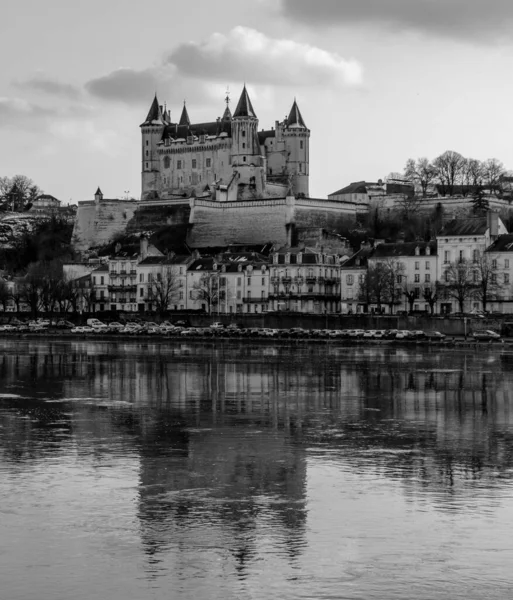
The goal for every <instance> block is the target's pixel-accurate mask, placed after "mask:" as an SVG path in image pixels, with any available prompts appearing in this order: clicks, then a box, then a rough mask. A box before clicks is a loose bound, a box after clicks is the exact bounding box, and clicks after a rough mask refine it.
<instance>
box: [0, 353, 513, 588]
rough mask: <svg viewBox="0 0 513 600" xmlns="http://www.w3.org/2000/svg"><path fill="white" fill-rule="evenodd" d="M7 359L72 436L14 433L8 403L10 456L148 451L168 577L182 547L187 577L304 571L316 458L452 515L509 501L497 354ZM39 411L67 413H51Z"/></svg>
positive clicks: (154, 559)
mask: <svg viewBox="0 0 513 600" xmlns="http://www.w3.org/2000/svg"><path fill="white" fill-rule="evenodd" d="M5 350H6V351H4V353H3V356H2V358H1V359H0V375H1V377H2V382H3V383H2V391H3V392H9V391H11V392H12V393H13V394H17V395H22V396H24V397H26V398H27V399H28V400H27V402H26V403H24V405H23V406H24V408H23V409H21V410H27V411H29V412H30V411H33V410H39V411H40V412H41V414H43V413H44V414H46V415H47V418H48V419H49V420H51V421H52V419H53V421H52V423H53V422H54V421H55V418H56V414H57V413H56V412H55V411H57V412H59V414H58V415H57V416H58V421H59V423H60V425H61V429H60V434H59V436H55V435H53V434H52V433H51V430H52V427H50V426H49V425H48V426H46V425H45V422H44V420H43V421H40V420H36V421H37V422H36V421H34V420H29V421H26V422H25V423H24V424H23V426H22V427H20V426H19V425H16V426H14V425H13V423H12V422H10V421H9V422H8V420H9V416H8V415H9V414H10V413H9V410H10V408H11V406H12V407H13V410H14V406H16V410H20V406H19V403H15V402H14V401H11V400H9V394H8V393H5V394H4V397H3V399H2V403H3V405H4V406H7V407H8V410H7V411H5V410H4V411H3V412H2V413H1V415H2V420H3V423H2V425H3V430H4V432H6V435H5V436H4V438H3V441H2V442H1V444H2V445H3V450H2V451H3V452H4V453H6V454H9V456H10V457H11V459H12V458H14V457H15V456H17V457H18V459H22V458H23V457H25V458H26V457H27V456H30V455H33V454H35V453H36V452H38V451H41V447H42V446H41V444H42V443H43V442H45V443H47V444H48V447H51V448H52V451H53V452H58V451H59V450H63V451H65V449H66V444H69V443H71V440H72V441H73V443H74V444H77V445H78V446H79V447H80V445H81V440H85V439H89V438H94V439H102V440H103V444H102V445H101V449H95V450H94V452H95V453H96V458H97V460H101V456H102V453H109V452H121V451H123V449H124V450H125V451H130V452H133V453H135V454H136V456H137V459H138V461H139V464H140V477H139V502H138V508H137V516H138V519H139V522H140V537H141V540H142V544H143V546H144V549H145V552H146V555H147V560H148V567H147V568H148V571H149V572H151V573H153V574H154V575H155V576H156V575H158V573H159V568H160V566H159V565H160V563H161V561H162V560H163V558H162V557H163V556H165V555H166V553H167V552H168V551H169V550H170V549H174V550H177V549H178V550H179V551H178V552H174V553H173V555H174V556H175V557H177V558H176V561H177V563H176V564H175V565H174V568H175V569H176V573H177V574H178V575H177V576H178V578H179V577H180V573H181V574H182V576H183V577H184V578H185V577H190V576H191V573H193V572H194V571H196V572H197V573H201V572H202V570H205V569H208V570H210V571H211V570H212V569H213V568H216V569H218V570H219V575H220V576H221V575H222V574H223V573H224V572H236V573H237V574H238V575H239V577H240V578H241V579H244V576H245V571H246V568H247V565H248V564H250V563H252V562H254V561H255V560H258V557H259V556H261V555H262V552H263V551H264V550H265V552H266V554H267V555H269V554H270V555H272V556H275V558H276V560H286V561H288V563H289V564H290V565H292V566H293V565H294V563H295V561H296V559H297V557H298V556H299V555H300V554H301V551H302V548H303V547H304V544H305V543H306V542H305V535H306V534H305V530H306V524H307V475H308V468H307V464H308V463H307V460H309V459H310V457H311V456H316V457H319V456H320V457H321V458H322V456H323V452H328V451H329V453H330V454H329V456H330V460H331V461H333V460H337V461H340V463H344V464H345V465H347V466H349V468H352V469H354V470H356V471H360V470H362V469H365V470H366V471H367V472H368V471H371V472H375V473H376V475H377V476H379V477H387V478H392V479H395V480H398V481H401V482H402V484H403V486H404V492H405V494H406V497H408V498H418V497H420V496H422V498H424V499H426V498H428V499H429V497H432V498H433V503H434V505H435V506H436V507H437V508H438V509H441V510H449V509H450V510H454V509H458V508H461V507H465V506H468V505H469V504H470V503H472V502H473V501H474V500H475V498H476V496H478V495H479V494H480V493H486V495H487V496H488V497H490V496H492V497H493V495H494V493H495V491H496V492H497V495H500V482H501V478H509V477H510V473H511V471H512V469H513V456H512V451H511V448H513V444H512V442H513V439H512V420H511V396H510V390H511V385H512V379H513V374H512V371H511V369H510V368H509V363H508V361H507V360H506V361H505V362H504V361H502V362H501V357H500V356H499V355H498V354H497V353H495V352H492V351H491V350H488V349H485V350H484V351H483V352H481V353H476V352H474V351H460V352H457V351H446V350H443V351H440V350H438V349H431V350H423V351H416V350H403V349H400V348H371V347H361V348H359V347H351V348H344V347H337V346H324V345H312V346H301V345H298V346H262V345H252V344H248V343H245V344H226V345H215V344H212V343H206V344H204V345H200V344H194V343H192V344H191V343H170V344H160V343H148V344H141V343H127V344H124V343H95V342H83V343H82V342H80V343H76V342H69V343H64V342H62V343H30V344H28V343H27V344H24V342H20V343H19V344H18V345H16V349H15V351H14V352H8V351H7V350H8V348H7V347H6V348H5ZM448 365H450V367H449V366H448ZM40 399H54V400H59V401H60V404H51V405H44V410H43V409H42V408H41V404H40V403H39V404H38V402H40ZM49 406H50V407H53V408H49ZM45 411H46V412H45ZM49 411H54V413H53V415H52V413H50V412H49ZM30 414H32V413H30ZM100 414H101V418H100ZM13 427H14V429H13ZM16 427H17V429H16ZM45 428H46V429H45ZM62 428H64V432H65V435H63V433H62V432H63V429H62ZM54 429H55V428H54ZM41 430H44V431H46V433H45V434H44V435H42V434H41ZM109 439H112V440H116V444H117V445H116V447H115V448H114V446H113V443H112V444H110V443H109V441H108V440H109ZM105 440H107V441H105ZM264 533H265V534H264ZM221 548H224V549H226V548H229V553H228V555H227V554H226V553H223V552H222V551H221Z"/></svg>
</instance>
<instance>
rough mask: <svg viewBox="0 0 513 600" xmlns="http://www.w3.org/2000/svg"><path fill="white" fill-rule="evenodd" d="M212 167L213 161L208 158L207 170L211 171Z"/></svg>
mask: <svg viewBox="0 0 513 600" xmlns="http://www.w3.org/2000/svg"><path fill="white" fill-rule="evenodd" d="M211 166H212V159H211V158H207V169H209V168H210V167H211Z"/></svg>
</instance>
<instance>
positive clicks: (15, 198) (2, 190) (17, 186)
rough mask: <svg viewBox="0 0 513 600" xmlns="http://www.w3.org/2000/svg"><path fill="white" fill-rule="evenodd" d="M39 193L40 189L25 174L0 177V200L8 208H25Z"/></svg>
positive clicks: (13, 209)
mask: <svg viewBox="0 0 513 600" xmlns="http://www.w3.org/2000/svg"><path fill="white" fill-rule="evenodd" d="M41 193H42V191H41V189H40V188H39V187H38V186H37V185H36V184H35V183H34V182H33V181H32V179H30V178H29V177H27V176H26V175H15V176H14V177H11V178H9V177H1V178H0V200H1V202H2V204H3V206H4V208H7V209H9V210H12V211H22V210H25V209H26V208H28V207H29V205H31V204H32V202H34V200H35V199H36V198H37V197H38V196H39V195H40V194H41Z"/></svg>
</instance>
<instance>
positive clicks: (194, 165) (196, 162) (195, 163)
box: [192, 158, 198, 169]
mask: <svg viewBox="0 0 513 600" xmlns="http://www.w3.org/2000/svg"><path fill="white" fill-rule="evenodd" d="M197 164H198V161H197V160H196V159H195V158H193V159H192V168H193V169H196V168H197Z"/></svg>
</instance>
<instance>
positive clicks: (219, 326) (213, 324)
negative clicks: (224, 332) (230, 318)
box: [210, 322, 224, 329]
mask: <svg viewBox="0 0 513 600" xmlns="http://www.w3.org/2000/svg"><path fill="white" fill-rule="evenodd" d="M210 329H224V325H223V324H222V323H219V322H217V323H212V325H210Z"/></svg>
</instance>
